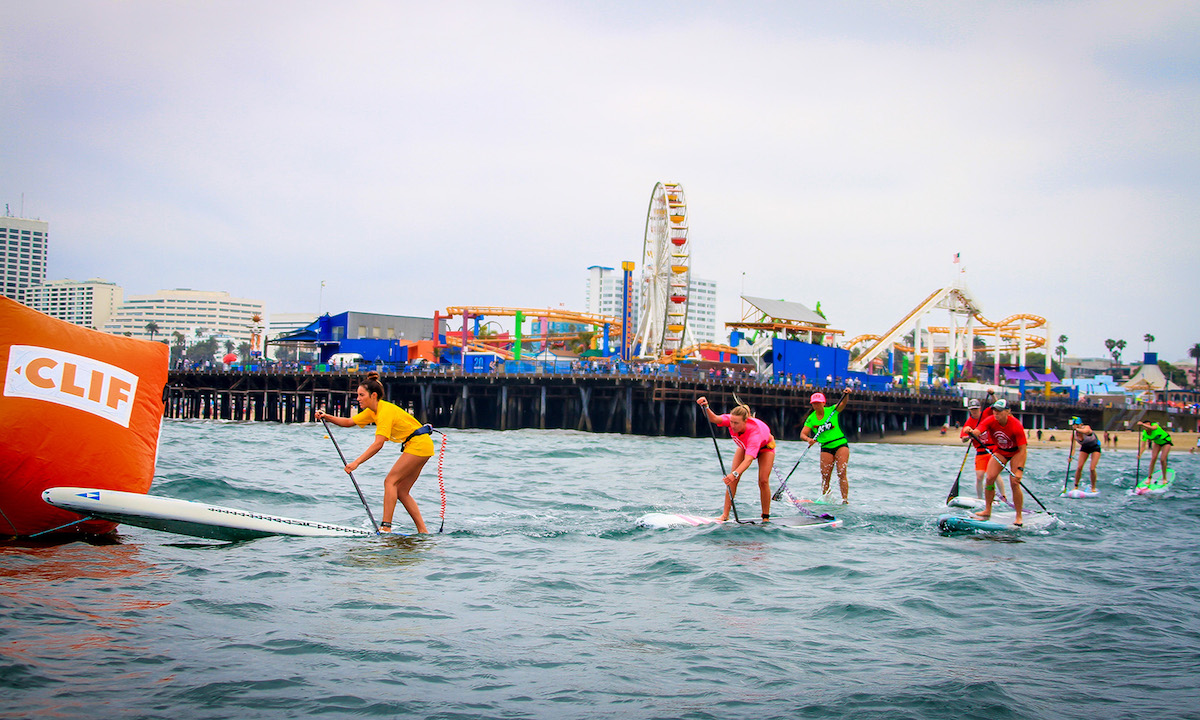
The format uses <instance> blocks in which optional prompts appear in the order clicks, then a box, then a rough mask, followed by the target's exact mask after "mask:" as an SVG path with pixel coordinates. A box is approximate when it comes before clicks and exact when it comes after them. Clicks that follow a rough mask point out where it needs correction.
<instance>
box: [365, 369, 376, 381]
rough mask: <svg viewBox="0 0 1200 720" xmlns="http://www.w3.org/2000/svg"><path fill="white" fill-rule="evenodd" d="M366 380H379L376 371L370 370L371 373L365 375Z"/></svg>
mask: <svg viewBox="0 0 1200 720" xmlns="http://www.w3.org/2000/svg"><path fill="white" fill-rule="evenodd" d="M367 379H368V380H378V379H379V373H378V372H376V371H374V370H372V371H370V372H369V373H367Z"/></svg>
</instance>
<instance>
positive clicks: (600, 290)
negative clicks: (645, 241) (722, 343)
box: [585, 265, 717, 343]
mask: <svg viewBox="0 0 1200 720" xmlns="http://www.w3.org/2000/svg"><path fill="white" fill-rule="evenodd" d="M622 275H623V273H622V271H621V270H614V269H613V268H610V267H602V266H600V265H593V266H592V267H590V268H588V282H587V292H586V296H585V299H586V304H587V312H590V313H599V314H601V315H609V316H611V317H615V318H617V319H620V317H621V293H622V281H623V278H622ZM639 280H640V278H639V277H638V276H637V274H636V271H635V274H634V276H633V278H632V281H633V283H634V286H633V292H632V303H633V322H634V323H635V324H636V323H637V320H638V300H639V298H638V295H639V290H638V286H637V283H638V282H639ZM688 327H689V329H690V332H691V336H692V338H694V339H695V341H696V342H710V343H715V342H717V283H716V281H715V280H705V279H703V278H698V277H696V276H694V275H693V276H692V280H691V283H690V285H689V293H688Z"/></svg>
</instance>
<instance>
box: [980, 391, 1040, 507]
mask: <svg viewBox="0 0 1200 720" xmlns="http://www.w3.org/2000/svg"><path fill="white" fill-rule="evenodd" d="M992 412H993V415H992V416H991V417H990V418H987V419H986V420H981V421H980V422H979V424H978V425H976V426H975V427H973V428H968V429H967V430H966V432H967V434H968V435H970V436H971V437H973V438H975V439H976V440H982V439H983V436H984V434H985V433H987V434H989V435H990V436H991V443H992V444H994V445H995V447H994V448H993V449H992V457H991V459H990V460H988V466H987V484H986V487H985V488H984V490H985V493H984V498H983V499H984V501H985V502H986V505H985V506H984V508H983V512H980V513H976V517H978V518H979V519H980V520H987V519H988V518H989V517H991V516H992V500H993V499H995V497H996V479H997V478H999V477H1000V471H1001V470H1003V469H1004V465H1005V464H1007V465H1008V473H1009V486H1010V487H1011V488H1012V500H1013V509H1014V510H1016V511H1017V514H1016V517H1015V518H1014V519H1013V525H1021V522H1022V518H1021V506H1022V505H1023V504H1024V502H1025V494H1024V493H1022V492H1021V476H1022V475H1024V474H1025V456H1026V454H1027V453H1026V449H1027V446H1026V442H1027V441H1026V439H1025V428H1024V427H1023V426H1022V425H1021V421H1020V420H1017V419H1016V418H1015V417H1013V416H1012V411H1011V410H1009V409H1008V401H1006V400H1004V399H1003V398H1001V399H999V400H997V401H996V402H995V403H993V404H992Z"/></svg>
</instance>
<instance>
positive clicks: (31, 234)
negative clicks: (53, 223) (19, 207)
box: [0, 215, 50, 303]
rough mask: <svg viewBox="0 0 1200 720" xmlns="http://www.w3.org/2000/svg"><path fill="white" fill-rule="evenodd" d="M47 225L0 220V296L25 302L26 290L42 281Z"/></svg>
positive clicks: (48, 236) (47, 249) (46, 249)
mask: <svg viewBox="0 0 1200 720" xmlns="http://www.w3.org/2000/svg"><path fill="white" fill-rule="evenodd" d="M49 250H50V223H48V222H45V221H43V220H28V219H26V218H15V217H9V216H7V215H5V216H3V217H0V294H3V295H5V296H6V297H8V298H10V299H12V300H16V301H17V302H22V303H23V302H25V298H24V292H25V290H26V289H27V288H30V287H33V286H35V285H41V284H42V283H44V282H46V256H47V254H48V253H49Z"/></svg>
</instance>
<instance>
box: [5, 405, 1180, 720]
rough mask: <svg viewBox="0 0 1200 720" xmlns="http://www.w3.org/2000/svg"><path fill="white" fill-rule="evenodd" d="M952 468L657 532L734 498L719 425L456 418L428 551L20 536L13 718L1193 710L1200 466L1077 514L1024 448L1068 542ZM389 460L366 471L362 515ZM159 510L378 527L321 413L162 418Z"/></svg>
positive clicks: (370, 544)
mask: <svg viewBox="0 0 1200 720" xmlns="http://www.w3.org/2000/svg"><path fill="white" fill-rule="evenodd" d="M334 432H336V433H337V436H336V437H337V438H338V441H339V442H340V443H341V445H342V448H343V449H344V450H345V451H346V452H347V453H348V454H353V453H357V452H360V451H361V450H362V449H363V448H365V447H366V445H367V444H368V443H369V440H370V436H369V434H368V433H367V432H365V431H355V430H342V429H339V428H334ZM802 447H803V446H802V445H800V444H797V443H782V444H781V445H780V448H779V463H780V466H781V468H782V469H783V470H784V471H785V472H786V470H787V469H789V468H790V467H791V465H792V463H794V462H795V461H796V459H797V458H799V457H800V452H801V449H802ZM721 449H722V452H723V454H724V458H725V462H726V463H727V464H728V462H729V459H730V457H731V454H732V449H733V448H732V444H731V442H730V441H729V440H728V439H726V440H724V441H723V442H722V447H721ZM962 452H963V451H962V450H960V449H958V448H954V447H929V446H908V445H884V444H868V443H860V444H856V445H854V446H853V448H852V455H851V494H852V504H851V505H850V506H849V507H848V508H845V509H843V508H837V509H836V510H835V512H837V513H838V514H839V516H841V517H843V518H844V519H845V526H844V527H842V528H839V529H834V530H791V529H787V528H782V527H752V526H746V527H731V526H709V527H700V528H683V529H672V530H648V529H644V528H640V527H637V525H636V520H637V518H638V517H639V516H640V515H642V514H644V513H646V512H651V511H665V512H687V513H715V512H716V511H717V510H718V509H719V507H720V502H721V498H722V485H721V483H720V479H719V478H720V475H721V473H720V470H719V468H718V466H717V459H716V455H715V453H714V448H713V443H712V441H711V440H710V439H707V438H703V439H697V440H692V439H678V438H648V437H629V436H618V435H592V434H584V433H575V432H567V431H531V430H521V431H510V432H492V431H452V432H451V434H450V438H449V440H448V444H447V454H446V462H445V468H444V477H445V487H446V493H447V508H446V514H445V532H444V533H442V534H433V535H428V536H424V537H419V538H414V537H396V538H380V539H371V540H361V539H357V540H355V539H333V538H317V539H303V538H267V539H262V540H256V541H253V542H245V543H233V544H229V543H212V542H206V541H200V540H195V539H191V538H185V537H181V536H173V535H167V534H164V533H158V532H154V531H150V530H142V529H138V528H129V527H123V528H122V529H121V530H120V532H119V535H118V538H119V541H118V542H117V543H113V544H87V543H83V542H73V543H67V544H37V543H30V542H24V543H10V544H7V545H3V546H0V688H3V692H2V693H0V717H3V718H39V719H40V718H83V717H87V718H96V717H110V718H171V719H175V720H179V719H187V718H286V717H310V716H313V717H328V718H376V717H379V718H447V719H449V718H596V717H620V718H754V719H762V718H947V717H953V718H1151V717H1152V718H1196V717H1200V677H1198V673H1197V668H1198V667H1200V582H1198V578H1200V522H1198V521H1200V492H1198V490H1200V488H1198V484H1197V478H1198V477H1200V456H1189V455H1188V454H1187V453H1186V452H1180V453H1176V454H1175V456H1174V460H1175V462H1174V466H1175V467H1176V468H1177V469H1178V477H1177V480H1176V483H1175V486H1174V488H1173V490H1172V491H1171V492H1170V493H1169V494H1168V495H1166V496H1163V497H1158V498H1148V497H1130V496H1128V495H1127V494H1125V490H1127V489H1128V488H1129V487H1131V486H1132V484H1133V470H1134V466H1135V453H1134V452H1133V451H1121V452H1117V453H1111V452H1106V453H1105V454H1104V456H1103V459H1102V461H1101V463H1100V473H1101V487H1102V489H1103V490H1104V494H1103V496H1102V497H1101V498H1098V499H1089V500H1066V499H1060V498H1059V497H1057V495H1058V491H1059V490H1060V489H1061V486H1062V481H1063V475H1064V472H1065V470H1066V459H1067V458H1066V452H1065V451H1063V450H1037V451H1034V452H1032V453H1031V459H1030V461H1029V470H1028V474H1027V475H1026V485H1027V486H1029V488H1030V489H1031V490H1033V492H1034V493H1035V494H1036V495H1037V496H1038V498H1040V499H1041V500H1042V502H1044V503H1045V504H1046V505H1047V506H1048V507H1049V508H1050V509H1051V510H1053V511H1055V512H1057V513H1058V514H1059V517H1060V519H1061V521H1062V522H1061V524H1060V525H1059V526H1058V527H1056V528H1055V529H1053V530H1051V531H1048V532H1044V533H1022V534H1017V535H1012V534H1003V535H993V536H973V535H958V536H942V535H940V534H939V533H938V530H937V527H936V522H935V520H936V516H937V515H938V514H939V513H940V512H941V511H942V503H943V501H944V500H945V496H946V493H947V491H948V489H949V487H950V485H951V483H952V482H953V480H954V476H955V474H956V473H957V471H958V468H959V467H960V463H961V461H962V457H963V455H962ZM816 454H817V453H816V452H815V451H814V452H812V453H809V454H808V456H807V457H805V458H804V461H803V462H802V463H801V466H800V468H799V469H798V470H797V471H796V474H795V475H794V476H793V478H792V480H791V482H790V483H789V485H791V486H792V487H794V488H795V489H796V491H797V493H799V494H803V495H807V496H813V495H814V494H815V492H816V490H817V485H818V480H817V469H816V465H817V463H816ZM394 457H395V450H394V449H389V450H386V451H384V454H382V455H381V456H379V457H377V458H376V459H374V460H372V461H370V462H368V463H367V464H366V465H365V466H364V467H363V468H361V469H360V470H359V471H358V472H357V473H356V477H357V478H358V479H359V482H360V483H361V484H362V485H363V489H364V491H366V492H367V493H368V497H369V499H371V501H372V503H373V510H374V511H375V513H376V517H378V515H379V502H380V500H379V498H380V495H381V491H380V487H379V485H380V481H381V479H382V476H383V473H384V472H385V470H386V468H387V467H388V466H389V465H390V463H391V462H392V460H393V459H394ZM970 472H971V470H970V467H968V468H967V471H966V473H965V474H964V475H969V474H970ZM436 478H437V475H436V460H435V461H433V462H431V463H430V464H429V465H427V466H426V470H425V472H424V474H423V475H422V478H421V480H420V481H419V482H418V483H417V486H416V489H415V492H416V496H417V499H418V501H419V502H420V503H421V507H422V510H423V512H424V514H425V518H426V521H427V523H428V524H429V525H430V527H431V529H434V530H436V528H437V527H438V525H439V524H440V519H439V517H438V516H439V498H438V487H437V479H436ZM81 484H82V483H81ZM970 486H973V480H971V479H967V478H965V479H964V487H970ZM152 492H153V493H155V494H160V495H167V496H171V497H178V498H184V499H189V500H198V501H203V502H208V503H214V504H222V505H230V506H234V507H239V508H244V509H252V510H259V511H263V512H268V513H272V514H278V515H287V516H292V517H303V518H309V519H315V520H322V521H328V522H335V523H340V524H352V525H361V526H364V527H365V526H367V525H368V521H367V519H366V514H365V512H364V510H363V508H362V505H361V504H360V502H359V500H358V497H357V495H356V494H355V492H354V489H353V487H352V486H351V484H350V482H349V480H348V478H347V477H346V475H345V474H344V473H343V472H342V471H341V469H340V463H339V462H338V459H337V454H336V452H335V451H334V448H333V446H332V444H331V443H330V440H329V439H328V438H327V437H326V436H325V433H324V429H323V428H322V427H321V426H320V425H316V426H314V425H291V426H284V425H276V424H265V423H262V424H238V423H206V422H194V421H173V422H167V423H166V424H165V425H164V427H163V433H162V442H161V448H160V454H159V462H158V474H157V477H156V479H155V483H154V487H153V489H152ZM1029 504H1030V505H1031V506H1035V505H1036V503H1033V502H1032V501H1029ZM738 509H739V511H740V513H741V514H742V516H743V517H755V516H757V514H758V512H759V509H758V502H757V493H756V492H755V488H754V485H753V484H752V483H749V482H746V483H743V486H742V491H741V493H740V494H739V501H738ZM794 512H795V511H794V510H791V509H789V507H788V506H787V505H786V504H783V503H781V504H776V506H775V508H774V513H773V514H774V515H776V516H778V515H782V514H788V513H794ZM397 520H398V522H397V528H398V529H404V528H405V527H409V528H410V527H411V526H410V525H409V524H408V520H407V516H406V515H404V513H403V512H402V510H401V511H399V512H398V513H397Z"/></svg>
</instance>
